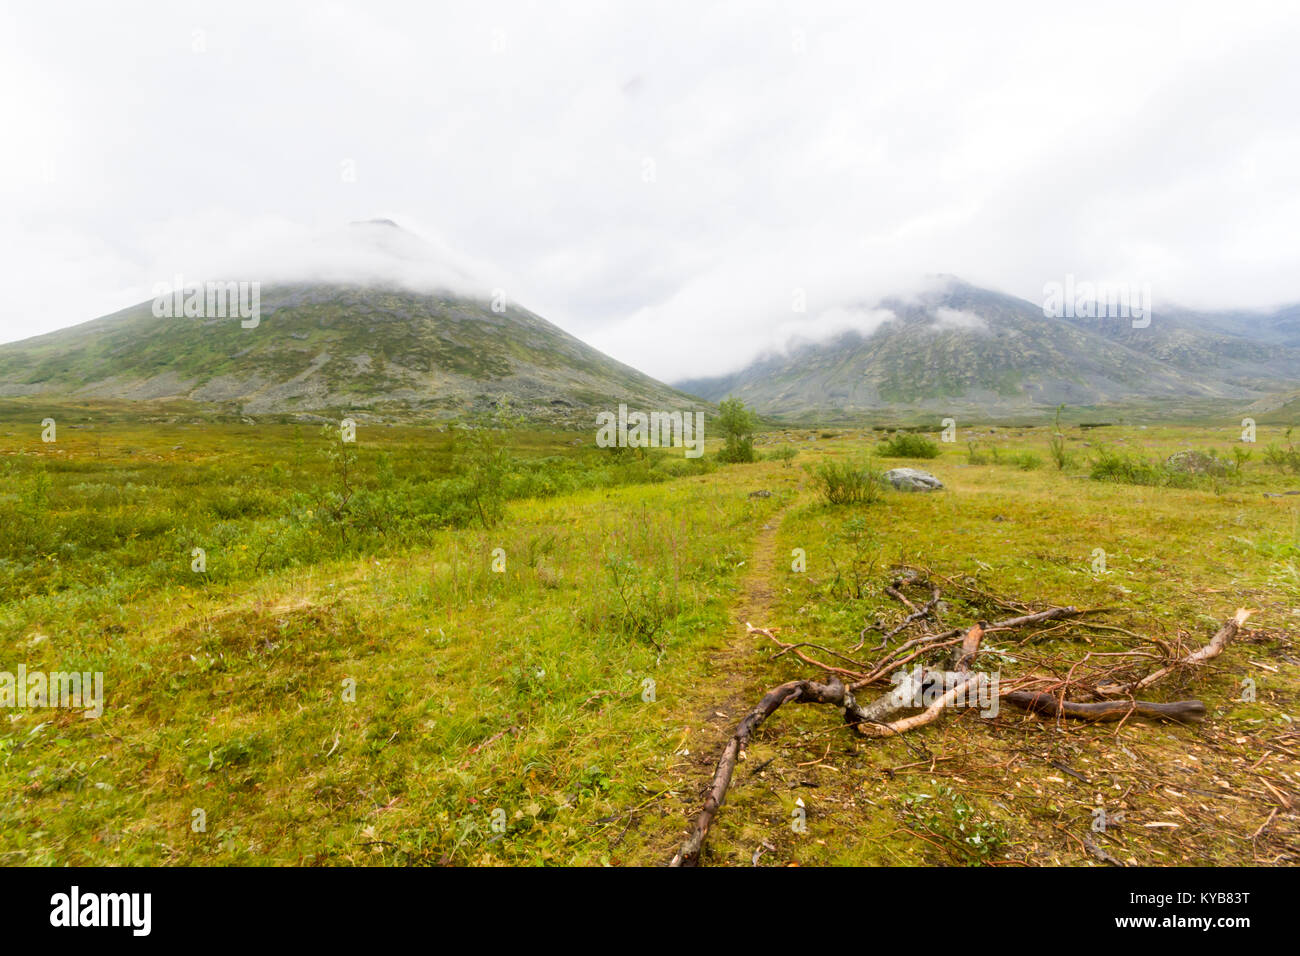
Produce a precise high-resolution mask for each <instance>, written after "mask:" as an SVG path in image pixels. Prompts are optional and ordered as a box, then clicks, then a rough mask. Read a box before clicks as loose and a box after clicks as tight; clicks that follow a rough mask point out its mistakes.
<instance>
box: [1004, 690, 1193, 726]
mask: <svg viewBox="0 0 1300 956" xmlns="http://www.w3.org/2000/svg"><path fill="white" fill-rule="evenodd" d="M1002 699H1003V700H1005V701H1006V702H1007V703H1008V704H1011V705H1012V706H1014V707H1019V708H1020V709H1021V710H1028V711H1033V712H1034V713H1036V714H1042V715H1043V716H1045V717H1073V718H1075V719H1077V720H1093V721H1109V720H1123V719H1124V718H1126V717H1148V718H1152V719H1158V718H1164V719H1166V720H1177V721H1182V722H1183V723H1190V722H1191V721H1196V720H1202V719H1204V717H1205V705H1204V704H1203V703H1201V702H1200V701H1199V700H1175V701H1172V702H1170V703H1167V704H1158V703H1152V702H1151V701H1145V700H1104V701H1099V702H1096V703H1088V704H1082V703H1077V702H1076V701H1072V700H1065V701H1062V700H1057V698H1056V696H1055V695H1053V694H1049V693H1046V692H1042V691H1040V692H1038V693H1034V692H1033V691H1027V690H1013V691H1008V692H1007V693H1005V694H1003V695H1002Z"/></svg>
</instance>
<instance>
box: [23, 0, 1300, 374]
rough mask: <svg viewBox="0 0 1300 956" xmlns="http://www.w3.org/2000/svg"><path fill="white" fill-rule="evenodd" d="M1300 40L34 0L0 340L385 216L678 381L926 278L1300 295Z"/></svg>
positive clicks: (923, 21) (917, 23)
mask: <svg viewBox="0 0 1300 956" xmlns="http://www.w3.org/2000/svg"><path fill="white" fill-rule="evenodd" d="M1298 49H1300V4H1296V3H1278V4H1255V3H1247V2H1241V0H1233V2H1232V3H1218V4H1208V3H1206V4H1199V3H1188V2H1178V3H1169V4H1141V3H1133V2H1125V3H1116V4H1106V3H1088V4H1075V3H1070V4H1060V5H1055V4H1051V5H1049V4H1045V3H1042V2H1036V3H1026V4H999V3H988V2H980V3H965V2H963V3H952V4H948V3H941V4H928V3H917V2H905V3H896V2H895V3H888V4H884V3H880V4H876V3H871V4H869V3H865V2H861V0H858V2H850V3H843V4H817V3H809V2H805V0H798V2H790V3H768V4H763V3H745V4H711V3H707V2H701V0H696V2H688V3H680V4H674V3H663V2H656V3H641V4H632V3H593V4H563V3H557V2H550V0H548V2H544V3H543V2H537V3H524V2H518V3H485V2H478V0H476V2H474V3H460V4H454V5H453V4H450V3H432V4H430V3H421V4H415V3H411V4H409V5H407V4H384V3H377V2H374V0H367V2H362V3H322V4H302V5H288V4H279V3H273V2H271V0H259V2H254V3H239V2H229V0H221V2H212V3H203V2H168V3H146V4H139V3H112V4H92V3H85V4H66V5H64V4H52V3H49V2H31V3H25V2H19V0H6V2H5V3H4V4H3V6H0V90H3V93H0V129H3V130H4V132H5V140H6V142H5V148H4V149H3V150H0V203H2V204H3V208H4V215H3V216H2V217H0V262H3V268H4V272H5V275H4V279H5V282H4V294H3V295H2V296H0V341H9V340H14V339H20V338H24V337H26V336H28V335H33V334H36V333H38V332H43V331H48V330H51V329H54V328H59V327H61V326H65V325H70V324H74V323H77V322H81V321H85V320H87V319H90V318H93V317H95V316H98V315H102V314H105V313H108V312H111V311H114V310H116V309H119V308H123V307H125V306H127V305H130V304H133V303H135V302H139V301H142V300H144V299H146V298H149V297H150V295H151V294H152V290H153V287H154V286H155V285H156V284H157V283H159V282H160V281H167V280H169V279H170V278H171V277H172V276H173V275H174V274H176V273H177V272H181V273H182V274H185V275H189V276H195V275H199V274H206V275H204V277H219V278H223V279H228V278H234V279H240V278H247V279H258V278H261V277H262V276H261V274H260V272H259V271H258V270H260V269H261V268H262V266H261V265H255V264H250V258H252V259H256V258H258V257H262V259H263V262H264V265H265V268H266V269H267V274H270V272H272V271H274V263H273V262H272V260H273V259H274V258H275V257H277V256H279V257H281V258H282V259H283V260H284V262H293V261H296V260H295V257H296V256H298V255H300V254H301V252H302V249H303V248H309V247H310V248H316V245H314V243H315V238H314V237H318V236H320V235H322V234H324V235H328V234H330V232H331V230H336V229H338V228H339V227H341V226H342V225H343V224H345V223H347V222H349V221H351V220H356V219H369V218H373V217H388V218H391V219H393V220H395V221H397V222H398V223H400V224H402V225H404V226H406V227H408V228H410V229H411V230H413V231H414V232H416V233H417V234H419V235H421V236H423V237H425V238H427V239H429V240H430V241H431V242H433V243H435V244H437V246H438V247H439V248H441V249H442V250H444V251H445V254H446V256H447V258H448V268H449V269H450V268H453V264H454V268H455V269H456V270H457V271H461V270H462V269H469V270H471V271H472V274H473V275H475V277H476V278H475V281H480V279H481V281H482V282H483V283H484V285H485V286H486V288H485V289H484V294H485V295H487V294H489V292H490V289H491V288H502V289H504V290H506V292H507V293H508V295H509V297H510V298H511V299H513V300H515V301H517V302H519V303H520V304H522V305H524V306H526V307H528V308H530V309H532V310H533V311H535V312H538V313H539V314H541V315H543V316H545V317H546V318H549V319H551V320H552V321H553V322H555V323H557V324H558V325H560V326H561V327H563V328H564V329H566V330H567V331H569V332H572V333H573V334H575V335H577V336H579V337H581V338H583V339H585V340H586V341H588V342H590V343H591V344H593V345H595V346H596V347H598V348H600V349H602V350H604V351H606V352H608V353H610V354H611V355H613V356H615V357H616V358H619V359H621V360H623V361H625V362H628V363H629V364H632V365H634V366H636V367H638V368H641V369H642V370H644V371H646V372H649V373H650V374H652V375H655V376H657V377H660V378H664V379H669V380H673V379H677V378H680V377H683V376H689V375H699V374H711V373H717V372H722V371H728V370H730V369H731V368H733V367H735V366H736V365H738V364H739V363H740V362H742V361H744V360H746V359H748V358H751V357H752V356H753V354H754V353H755V352H756V351H758V350H759V349H760V348H763V347H766V346H769V345H771V344H774V343H775V342H776V341H777V340H779V339H780V338H781V337H783V336H785V335H788V334H790V333H791V332H792V331H797V330H798V328H799V326H800V325H801V323H804V322H807V323H810V327H812V328H815V327H816V326H817V324H818V323H819V322H820V323H821V324H822V325H827V324H829V325H834V324H835V322H836V321H838V319H837V318H836V317H837V316H842V315H843V308H844V307H845V306H846V305H851V304H854V303H858V302H864V301H873V300H874V299H875V298H876V297H878V296H880V295H882V294H886V293H889V292H892V291H895V290H902V289H907V288H911V287H913V286H914V285H915V283H916V282H917V281H918V279H919V278H920V277H922V276H924V275H927V274H932V273H953V274H956V275H959V276H962V277H963V278H966V279H969V280H971V281H974V282H977V283H980V284H985V285H989V286H991V287H994V288H997V289H1000V290H1002V291H1006V292H1011V293H1013V294H1016V295H1021V296H1023V297H1025V298H1028V299H1031V300H1033V301H1039V300H1041V297H1042V288H1043V285H1044V283H1046V282H1050V281H1053V280H1057V281H1059V280H1062V279H1063V278H1064V276H1065V275H1066V274H1067V273H1072V274H1074V275H1075V276H1077V277H1079V278H1080V279H1090V280H1110V281H1130V282H1149V283H1150V284H1151V286H1152V297H1153V302H1154V304H1155V308H1156V309H1157V311H1158V310H1159V308H1160V306H1161V305H1162V304H1168V303H1172V302H1178V303H1182V304H1186V305H1192V306H1201V307H1220V306H1249V307H1255V306H1265V305H1270V304H1276V303H1280V302H1284V301H1296V300H1300V227H1298V225H1297V224H1300V67H1298V66H1297V53H1296V51H1297V50H1298ZM254 250H256V251H257V255H256V256H252V255H251V253H252V251H254ZM267 250H270V251H267ZM275 250H279V251H275ZM232 263H240V266H239V267H240V268H246V269H249V270H252V274H249V275H225V274H223V275H220V276H212V275H211V273H212V272H213V270H214V269H223V268H231V264H232ZM796 289H799V290H803V294H804V295H805V296H806V300H807V311H806V312H805V313H798V312H795V311H794V310H793V297H794V290H796Z"/></svg>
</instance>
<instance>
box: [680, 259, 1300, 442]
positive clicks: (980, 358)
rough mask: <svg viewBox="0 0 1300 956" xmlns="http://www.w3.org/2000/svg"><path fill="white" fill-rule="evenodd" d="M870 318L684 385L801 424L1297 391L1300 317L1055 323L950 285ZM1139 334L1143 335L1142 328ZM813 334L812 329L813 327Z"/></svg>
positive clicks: (878, 306)
mask: <svg viewBox="0 0 1300 956" xmlns="http://www.w3.org/2000/svg"><path fill="white" fill-rule="evenodd" d="M842 311H843V312H844V313H845V314H852V315H859V316H863V317H869V321H864V322H863V323H862V324H861V326H860V327H857V328H853V327H847V328H845V329H844V330H842V331H840V332H838V333H837V334H834V335H831V336H830V337H827V338H823V339H821V340H819V341H808V340H807V339H803V340H801V339H800V338H798V337H797V336H792V338H791V340H790V343H789V344H788V345H787V347H786V348H785V349H783V350H779V351H770V352H768V353H767V354H765V355H764V356H762V357H760V358H759V359H757V360H756V361H754V362H752V363H750V364H749V365H747V366H745V367H744V368H742V369H740V370H738V371H736V372H734V373H731V374H728V375H722V376H717V377H711V378H696V379H690V380H684V381H679V382H677V383H675V384H676V385H677V386H678V387H679V388H681V389H682V390H684V391H686V392H689V393H691V394H694V395H699V396H700V397H702V398H706V399H709V400H718V399H721V398H725V397H726V396H728V395H735V396H737V397H739V398H742V399H743V400H745V401H746V402H747V403H749V404H751V405H753V406H754V407H755V408H757V409H758V410H759V411H761V412H763V413H765V414H769V415H776V416H791V417H799V416H806V415H809V414H812V413H833V414H846V415H853V414H856V413H862V412H870V411H877V410H881V409H927V410H934V411H946V412H957V411H962V412H965V413H967V414H970V413H974V414H1003V413H1008V412H1016V411H1023V410H1028V409H1034V408H1042V407H1051V406H1055V405H1057V404H1059V403H1065V404H1070V405H1105V404H1111V403H1119V402H1132V401H1137V400H1150V401H1167V400H1197V399H1227V400H1232V401H1251V400H1255V399H1259V398H1261V397H1263V396H1267V395H1270V394H1276V393H1278V392H1281V391H1284V390H1286V389H1288V388H1294V386H1295V383H1296V382H1297V381H1300V335H1298V334H1297V333H1298V331H1300V329H1298V324H1300V307H1296V306H1288V307H1286V308H1283V309H1279V310H1275V311H1271V312H1246V311H1237V312H1194V311H1191V310H1184V309H1168V310H1164V311H1161V310H1156V311H1155V312H1154V315H1153V318H1152V321H1151V322H1150V324H1149V325H1147V326H1146V327H1139V328H1134V323H1133V322H1132V320H1131V319H1129V318H1114V319H1111V318H1100V319H1099V318H1087V317H1074V318H1052V317H1047V316H1045V315H1044V310H1043V306H1042V304H1041V303H1032V302H1028V301H1026V300H1024V299H1019V298H1016V297H1014V296H1010V295H1006V294H1003V293H999V292H993V291H990V290H987V289H981V288H978V287H976V286H974V285H971V284H969V283H966V282H963V281H961V280H959V279H955V278H951V277H945V278H943V279H941V280H939V281H937V282H936V283H934V284H933V285H932V287H931V288H929V289H927V290H926V291H923V292H920V293H917V294H910V295H906V296H899V297H888V298H884V299H881V300H880V301H877V302H872V303H860V304H856V305H853V306H849V307H846V308H845V309H844V310H842ZM1139 324H1140V323H1139ZM814 327H815V325H814Z"/></svg>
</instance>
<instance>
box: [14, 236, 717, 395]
mask: <svg viewBox="0 0 1300 956" xmlns="http://www.w3.org/2000/svg"><path fill="white" fill-rule="evenodd" d="M362 225H363V226H364V227H365V228H364V229H363V230H361V233H360V234H361V236H362V240H363V245H364V247H365V252H366V253H367V254H369V255H371V256H373V257H377V259H380V260H384V264H386V265H387V264H389V260H392V261H393V262H396V263H397V264H398V266H400V267H401V268H403V269H404V268H405V267H406V266H407V265H409V263H411V262H412V261H416V262H418V261H419V258H420V254H421V248H420V246H419V244H418V242H412V241H411V240H413V238H414V237H411V236H410V234H409V233H401V232H396V233H394V232H391V229H396V228H397V227H395V226H391V224H388V223H384V222H382V221H381V222H379V223H365V224H362ZM390 227H391V228H390ZM344 251H346V250H345V249H343V248H342V247H341V248H339V249H335V250H334V252H338V253H339V256H342V255H343V253H344ZM332 255H333V254H332ZM334 258H338V257H337V256H336V257H334ZM349 261H355V259H350V260H349ZM367 268H369V265H368V266H367ZM300 271H301V270H300ZM372 271H373V270H372ZM381 271H382V270H381ZM389 272H390V274H395V273H394V272H393V270H389ZM444 272H445V273H446V274H447V275H452V276H453V280H454V279H455V276H454V275H453V273H451V272H450V271H449V270H444ZM403 278H404V279H409V278H410V276H404V277H403ZM461 284H462V285H465V283H463V282H462V283H461ZM154 305H155V302H154V300H151V301H149V302H144V303H141V304H139V305H136V306H133V307H131V308H128V309H124V310H122V311H121V312H117V313H115V314H113V315H109V316H105V317H103V318H99V319H95V320H93V321H90V322H86V323H84V324H82V325H78V326H75V327H72V328H68V329H62V330H60V331H57V332H52V333H49V334H46V335H41V336H37V337H35V338H30V339H26V340H24V341H21V342H15V343H10V344H7V345H0V396H19V395H42V396H50V397H65V398H76V399H93V398H116V399H133V400H153V399H174V398H184V399H190V400H193V401H197V402H206V403H218V404H221V405H225V406H227V407H231V406H233V407H235V408H237V409H238V410H239V411H240V413H242V414H246V415H294V414H299V415H301V414H304V413H310V412H318V411H325V410H334V411H338V410H344V409H346V410H349V411H354V410H358V409H369V410H372V411H374V412H375V413H383V414H386V415H397V416H399V417H400V416H409V415H419V416H426V415H430V416H435V417H452V416H456V415H461V414H464V413H466V412H470V411H484V410H486V409H488V408H489V407H491V405H492V404H493V403H495V402H496V401H497V400H498V399H503V398H504V399H506V400H508V401H509V402H510V404H511V406H512V407H513V408H514V409H515V410H517V411H520V412H522V413H524V414H525V415H527V416H528V417H530V418H534V419H538V418H546V419H566V418H573V417H581V418H583V419H586V418H589V417H590V415H589V413H590V412H592V411H594V410H604V409H613V408H616V407H617V406H618V404H619V403H620V402H626V403H627V404H628V406H629V407H633V408H635V407H641V408H647V409H668V410H675V409H682V410H684V409H686V408H696V407H699V405H700V403H699V402H697V401H696V400H694V399H691V398H689V397H688V396H685V395H682V394H681V393H680V392H677V391H675V390H674V389H671V388H669V387H668V386H667V385H664V384H663V383H661V382H658V381H656V380H654V379H652V378H650V377H649V376H647V375H643V374H642V373H640V372H638V371H636V370H635V369H632V368H630V367H628V366H626V365H623V364H621V363H620V362H616V361H615V360H613V359H611V358H609V357H608V356H606V355H604V354H602V353H601V352H598V351H596V350H595V349H593V348H591V347H590V346H588V345H586V344H585V343H583V342H581V341H580V340H578V339H577V338H574V337H573V336H572V335H569V334H568V333H566V332H564V331H563V330H562V329H560V328H558V327H557V326H555V325H553V324H551V323H550V322H548V321H546V320H545V319H543V318H541V317H540V316H538V315H535V314H534V313H532V312H530V311H528V310H527V309H524V308H521V307H519V306H517V305H514V304H512V303H508V302H505V301H503V300H500V299H498V300H495V301H494V300H492V299H491V298H489V297H485V296H480V295H475V294H474V293H473V292H467V291H464V290H462V291H460V292H450V291H441V292H430V291H415V290H413V289H411V288H409V287H407V286H406V285H405V284H403V283H401V282H397V281H393V280H391V279H382V278H381V279H376V278H374V277H370V276H365V275H362V274H361V273H360V272H358V273H357V274H355V275H347V276H346V282H345V284H339V283H338V282H335V281H324V280H322V279H319V278H313V279H311V280H308V281H303V280H283V281H275V282H272V283H269V284H266V285H264V286H262V287H261V289H260V315H259V316H258V318H257V320H256V324H255V327H245V325H248V326H253V322H252V320H246V321H241V319H240V318H239V317H238V316H235V317H233V318H186V317H183V316H181V317H168V316H165V315H164V316H159V315H156V314H155V308H154ZM494 306H495V307H496V308H495V309H494ZM163 311H166V310H165V309H164V310H163Z"/></svg>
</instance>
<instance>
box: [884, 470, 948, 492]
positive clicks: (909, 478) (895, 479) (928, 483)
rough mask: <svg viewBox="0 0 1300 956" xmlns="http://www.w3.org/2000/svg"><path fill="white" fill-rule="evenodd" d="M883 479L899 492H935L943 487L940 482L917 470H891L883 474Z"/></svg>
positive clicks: (926, 472) (932, 476)
mask: <svg viewBox="0 0 1300 956" xmlns="http://www.w3.org/2000/svg"><path fill="white" fill-rule="evenodd" d="M885 479H886V480H887V481H888V482H889V483H890V484H891V485H893V486H894V487H895V488H897V489H898V490H899V491H935V490H936V489H938V488H942V487H943V482H942V481H940V480H939V479H938V478H936V477H934V475H932V474H930V473H929V472H928V471H921V470H920V469H919V468H892V469H890V470H889V471H887V472H885Z"/></svg>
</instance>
